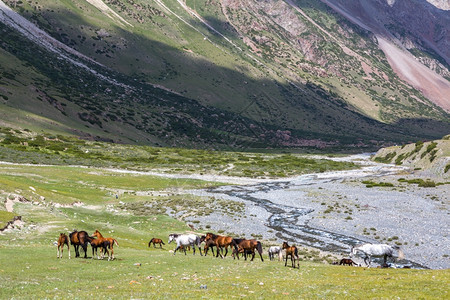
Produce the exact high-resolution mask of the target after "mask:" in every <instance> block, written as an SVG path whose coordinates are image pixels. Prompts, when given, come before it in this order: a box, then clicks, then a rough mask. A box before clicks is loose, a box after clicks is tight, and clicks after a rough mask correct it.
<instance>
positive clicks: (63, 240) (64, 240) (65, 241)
mask: <svg viewBox="0 0 450 300" xmlns="http://www.w3.org/2000/svg"><path fill="white" fill-rule="evenodd" d="M64 245H67V250H68V251H69V259H70V242H69V237H68V236H67V235H66V234H65V233H60V234H59V238H58V253H57V257H58V258H62V255H63V250H64ZM60 251H61V255H60Z"/></svg>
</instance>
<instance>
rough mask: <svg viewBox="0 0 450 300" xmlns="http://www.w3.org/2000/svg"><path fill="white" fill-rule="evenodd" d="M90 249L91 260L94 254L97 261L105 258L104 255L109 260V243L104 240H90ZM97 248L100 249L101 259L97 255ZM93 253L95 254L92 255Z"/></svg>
mask: <svg viewBox="0 0 450 300" xmlns="http://www.w3.org/2000/svg"><path fill="white" fill-rule="evenodd" d="M90 243H91V247H92V258H94V256H95V254H97V258H98V259H103V257H104V256H105V255H104V254H105V253H106V254H107V255H108V260H111V257H110V255H109V251H108V248H109V241H108V240H106V239H92V240H91V242H90ZM98 248H100V255H101V257H100V256H99V255H98V251H97V250H98ZM94 252H95V254H94Z"/></svg>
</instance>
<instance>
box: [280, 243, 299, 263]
mask: <svg viewBox="0 0 450 300" xmlns="http://www.w3.org/2000/svg"><path fill="white" fill-rule="evenodd" d="M282 248H283V249H284V250H286V262H285V263H284V266H285V267H286V266H287V260H288V257H289V255H290V256H291V262H292V267H293V268H295V260H297V266H298V268H299V269H300V258H299V257H298V249H297V247H295V246H294V245H292V246H289V245H288V243H287V242H283V247H282Z"/></svg>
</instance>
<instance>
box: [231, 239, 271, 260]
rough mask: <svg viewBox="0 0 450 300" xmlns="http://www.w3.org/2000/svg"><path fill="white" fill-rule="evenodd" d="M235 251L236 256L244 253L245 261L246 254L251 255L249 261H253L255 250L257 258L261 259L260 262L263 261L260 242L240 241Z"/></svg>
mask: <svg viewBox="0 0 450 300" xmlns="http://www.w3.org/2000/svg"><path fill="white" fill-rule="evenodd" d="M237 248H238V249H237V251H236V254H239V253H244V257H245V260H247V254H250V253H251V254H252V259H251V260H250V261H253V259H254V258H255V249H256V250H257V251H258V253H259V256H260V257H261V261H264V259H263V257H262V252H263V249H262V245H261V242H260V241H257V240H242V241H241V242H240V243H239V244H238V245H237ZM238 259H239V257H238Z"/></svg>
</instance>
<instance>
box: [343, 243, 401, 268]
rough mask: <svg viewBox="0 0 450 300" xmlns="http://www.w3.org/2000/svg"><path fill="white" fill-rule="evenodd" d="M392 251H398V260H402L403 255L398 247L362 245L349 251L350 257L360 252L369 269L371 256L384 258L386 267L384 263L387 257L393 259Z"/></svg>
mask: <svg viewBox="0 0 450 300" xmlns="http://www.w3.org/2000/svg"><path fill="white" fill-rule="evenodd" d="M394 250H397V251H398V259H403V257H404V254H403V251H402V250H401V249H400V247H398V246H389V245H386V244H370V243H367V244H363V245H359V246H356V247H352V248H351V250H350V256H352V255H354V254H356V253H358V252H361V253H363V254H364V262H365V263H366V265H367V266H368V267H369V268H370V263H371V261H370V259H371V257H372V256H380V257H381V256H383V257H384V265H386V261H387V258H388V257H391V258H393V253H394Z"/></svg>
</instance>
